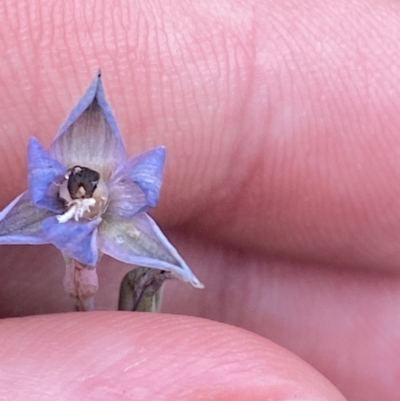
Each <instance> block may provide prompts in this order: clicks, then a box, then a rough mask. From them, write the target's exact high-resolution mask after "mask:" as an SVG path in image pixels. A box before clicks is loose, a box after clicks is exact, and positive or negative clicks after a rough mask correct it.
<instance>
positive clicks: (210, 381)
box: [0, 312, 344, 401]
mask: <svg viewBox="0 0 400 401" xmlns="http://www.w3.org/2000/svg"><path fill="white" fill-rule="evenodd" d="M0 336H1V337H2V344H3V347H2V351H1V352H0V354H1V355H0V364H1V369H0V370H1V371H2V372H3V373H4V374H3V375H2V377H3V378H4V377H6V378H7V379H6V380H4V381H3V383H1V386H0V388H1V390H0V395H1V393H3V394H13V395H14V396H15V397H13V398H12V399H22V398H24V399H34V398H35V396H37V392H38V391H39V392H40V394H52V397H53V398H52V399H78V398H79V399H81V398H82V399H86V400H90V399H99V397H103V398H101V399H107V400H113V399H118V400H121V399H135V400H142V399H143V400H144V399H156V400H178V399H179V400H189V399H190V400H196V399H212V400H230V401H235V400H241V401H243V400H266V399H270V400H282V401H283V400H292V399H296V400H321V399H323V400H335V401H336V400H337V401H339V400H342V401H343V400H344V398H343V396H341V394H340V393H339V392H338V391H337V390H336V389H335V388H334V387H333V386H332V385H331V384H330V383H329V382H328V381H327V380H326V379H325V378H324V377H323V376H322V375H320V374H319V373H318V372H317V371H315V370H314V369H313V368H311V367H310V366H309V365H308V364H306V363H305V362H303V361H302V360H300V359H299V358H298V357H296V356H295V355H293V354H291V353H289V352H288V351H286V350H284V349H283V348H281V347H279V346H277V345H276V344H274V343H272V342H270V341H268V340H266V339H264V338H262V337H260V336H257V335H255V334H253V333H250V332H247V331H245V330H242V329H238V328H235V327H233V326H229V325H225V324H221V323H216V322H212V321H208V320H204V319H198V318H191V317H186V316H174V315H164V314H139V313H123V312H93V313H85V314H84V313H70V314H62V315H61V314H60V315H47V316H36V317H29V318H23V319H10V320H4V321H2V322H1V324H0ZM27 378H29V380H27ZM0 380H1V379H0ZM104 397H105V398H104ZM0 398H1V397H0ZM8 399H11V398H10V397H8ZM42 399H43V398H42Z"/></svg>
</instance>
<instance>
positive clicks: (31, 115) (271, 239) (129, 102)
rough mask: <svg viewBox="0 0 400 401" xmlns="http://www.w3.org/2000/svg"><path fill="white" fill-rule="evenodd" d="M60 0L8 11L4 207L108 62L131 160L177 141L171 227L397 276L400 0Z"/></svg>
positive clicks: (165, 201)
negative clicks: (38, 151)
mask: <svg viewBox="0 0 400 401" xmlns="http://www.w3.org/2000/svg"><path fill="white" fill-rule="evenodd" d="M46 4H47V3H46V2H40V3H36V2H9V3H8V2H4V3H2V5H1V6H0V18H1V20H2V21H3V22H4V23H3V24H2V27H1V36H0V45H1V46H2V47H3V48H4V49H5V51H6V52H7V55H8V57H5V59H4V60H3V62H2V64H1V66H0V79H1V83H2V89H3V96H2V97H1V99H0V105H1V109H2V113H1V116H0V127H1V132H0V135H1V137H2V138H3V140H2V141H1V144H0V154H1V156H2V158H3V160H4V161H5V164H6V166H4V168H2V170H1V172H0V179H1V182H2V186H3V189H4V191H2V193H1V203H2V204H3V205H5V204H6V203H7V202H9V201H11V199H12V198H13V196H15V195H17V194H18V193H19V192H20V191H21V190H23V189H24V187H25V178H24V177H25V174H26V172H25V169H24V168H22V166H23V165H24V163H25V162H24V161H25V146H26V143H27V141H28V138H29V136H31V135H36V136H38V137H39V139H41V140H43V142H44V143H45V144H46V145H48V144H49V143H50V142H51V139H52V138H53V136H54V134H55V132H56V131H57V130H58V128H59V127H60V124H61V122H62V121H63V120H64V119H65V118H66V116H67V114H68V112H69V110H70V109H71V108H72V107H73V105H74V104H75V103H76V102H77V100H78V99H79V97H80V96H81V95H82V93H83V92H84V90H85V88H86V87H87V85H88V83H90V82H91V79H92V77H93V75H94V74H95V72H96V71H97V69H98V68H99V66H101V67H102V69H103V75H104V82H105V87H106V90H107V93H108V97H109V99H110V101H111V104H112V105H113V107H114V110H115V112H116V116H117V120H118V121H119V123H120V126H121V130H122V132H123V135H124V137H125V139H126V142H127V144H128V147H129V151H130V153H131V154H134V153H136V152H138V151H140V150H144V149H149V148H151V147H153V146H158V145H160V144H165V145H167V149H168V162H167V174H166V182H165V186H164V191H163V197H162V201H161V205H160V209H159V212H158V216H160V217H161V221H162V222H164V223H165V224H174V223H176V224H177V223H179V224H184V223H186V224H190V226H191V229H192V230H196V231H197V232H198V233H199V234H203V235H204V234H205V235H207V236H208V237H210V236H212V237H214V238H217V239H218V240H219V241H222V242H225V243H234V244H235V245H237V244H238V243H239V244H241V245H242V246H243V247H247V248H252V249H255V250H257V251H258V252H263V253H265V254H274V255H277V256H279V255H287V254H288V253H289V254H290V255H291V256H292V257H293V258H296V259H298V260H301V261H311V262H329V263H331V262H332V261H335V263H337V264H341V265H345V266H352V267H354V266H358V267H366V266H368V267H369V268H376V269H388V270H398V266H400V252H399V251H398V238H399V235H400V228H399V227H400V212H399V210H400V209H399V208H398V207H397V205H398V202H397V200H398V198H399V190H398V189H397V188H400V185H399V184H400V168H399V167H398V166H399V163H398V152H397V149H398V147H399V145H400V143H399V135H398V126H399V122H400V121H399V113H398V110H397V106H395V105H396V104H397V100H398V98H399V94H400V80H399V74H398V73H397V71H398V70H399V63H400V60H399V58H398V57H396V56H395V55H396V54H398V53H399V50H400V49H399V46H400V44H399V41H398V40H397V38H398V37H399V34H400V31H399V30H400V26H399V24H398V23H397V21H398V16H399V15H398V14H399V7H400V6H399V5H398V4H395V3H393V2H377V1H372V0H369V1H348V0H341V1H339V2H329V1H323V2H318V1H315V0H307V1H303V2H301V3H298V2H295V1H293V2H274V1H247V0H246V1H226V2H219V3H218V6H215V3H214V2H213V1H212V0H209V1H202V2H200V3H198V2H194V3H189V4H188V3H187V2H183V1H182V2H162V3H160V2H149V1H137V2H112V1H110V2H104V4H103V3H102V2H97V3H96V12H92V8H91V3H86V2H81V1H78V0H76V1H71V2H56V3H53V2H49V3H48V4H47V5H46ZM161 4H162V9H160V8H159V7H160V5H161ZM183 16H184V18H183ZM365 16H368V18H366V17H365ZM383 20H384V21H385V24H384V26H382V24H381V21H383ZM371 32H372V33H373V34H371ZM364 38H365V39H364ZM17 67H18V68H17ZM15 166H18V168H16V167H15ZM177 210H179V213H177Z"/></svg>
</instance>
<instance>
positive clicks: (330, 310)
mask: <svg viewBox="0 0 400 401" xmlns="http://www.w3.org/2000/svg"><path fill="white" fill-rule="evenodd" d="M168 234H169V237H170V238H171V240H172V241H173V243H178V244H179V247H180V251H181V252H182V255H184V257H185V258H186V259H187V260H190V262H191V267H192V268H193V269H194V271H195V272H196V274H198V276H199V277H200V278H201V280H202V281H203V282H204V284H205V289H203V290H198V289H195V288H191V287H190V285H188V284H185V283H182V282H180V281H176V282H171V283H168V282H167V284H166V288H165V291H164V297H163V302H162V311H163V312H167V313H178V314H183V315H192V316H200V317H205V318H208V319H212V320H217V321H222V322H225V323H228V324H231V325H234V326H239V327H243V328H245V329H247V330H250V331H253V332H255V333H258V334H260V335H262V336H265V337H266V338H269V339H271V340H273V341H274V342H276V343H278V344H280V345H281V346H283V347H285V348H287V349H289V350H290V351H292V352H294V353H295V354H296V355H298V356H299V357H301V358H302V359H303V360H305V361H307V362H308V363H309V364H310V365H312V366H313V367H314V368H316V369H317V370H318V371H320V372H321V373H322V374H323V375H325V376H326V377H327V378H328V379H329V380H330V381H331V382H332V383H334V384H335V386H337V387H338V389H339V390H340V391H341V392H342V393H343V394H344V395H345V396H346V397H347V399H348V400H350V401H353V400H354V401H358V400H363V401H376V400H379V399H382V400H385V401H398V398H399V389H398V380H397V376H396V374H394V372H397V371H398V369H399V360H400V348H399V341H398V333H399V329H400V314H399V313H398V305H399V303H400V279H399V277H397V276H394V275H389V274H378V273H374V274H373V273H368V272H361V271H354V270H343V269H342V270H340V269H337V268H334V267H332V268H329V267H327V266H311V265H298V264H295V263H290V262H288V261H286V262H282V261H274V260H273V259H269V260H268V259H265V258H262V257H260V256H259V255H258V256H256V255H253V256H251V255H249V254H247V253H243V252H241V251H238V250H233V249H231V248H222V247H221V246H220V245H218V244H215V243H214V244H211V243H201V242H200V241H199V240H198V238H197V237H195V236H192V237H191V238H190V237H189V236H188V235H186V234H184V235H182V234H181V235H174V233H173V232H169V233H168ZM9 248H10V249H4V247H1V248H0V260H1V261H2V263H1V264H0V268H1V277H2V285H1V288H0V317H7V316H26V315H33V314H39V313H41V314H43V313H56V312H62V311H70V310H73V307H74V302H73V300H72V299H70V298H69V297H68V296H67V295H66V294H65V293H63V288H62V277H63V268H64V266H63V260H62V256H61V255H60V254H59V252H58V251H56V250H55V248H54V247H51V246H44V247H30V248H27V249H24V248H22V247H17V246H15V247H9ZM21 255H24V257H23V258H21ZM28 261H29V263H28ZM130 268H131V267H130V266H129V265H123V264H121V263H118V262H117V261H115V260H112V259H110V258H108V257H106V256H105V257H103V259H102V261H101V263H100V266H99V267H98V274H99V282H100V289H99V293H98V294H97V296H96V309H98V310H116V308H117V301H118V288H119V285H120V282H121V280H122V278H123V276H124V274H125V273H126V272H127V271H128V270H130ZM182 336H183V337H185V333H182Z"/></svg>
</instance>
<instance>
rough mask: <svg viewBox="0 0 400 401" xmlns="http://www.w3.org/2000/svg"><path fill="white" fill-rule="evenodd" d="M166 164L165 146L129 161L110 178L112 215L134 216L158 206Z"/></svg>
mask: <svg viewBox="0 0 400 401" xmlns="http://www.w3.org/2000/svg"><path fill="white" fill-rule="evenodd" d="M164 165H165V147H164V146H160V147H158V148H156V149H152V150H149V151H148V152H144V153H141V154H140V155H138V156H136V157H132V158H131V159H129V160H126V161H125V163H124V164H123V165H122V166H121V167H119V168H118V170H117V172H116V173H115V175H114V176H113V177H112V179H111V183H110V205H109V210H110V212H111V213H116V214H118V215H119V216H123V217H132V216H134V215H135V214H137V213H140V212H144V211H146V210H147V209H149V208H150V207H154V206H156V205H157V203H158V199H159V197H160V189H161V184H162V177H163V173H164Z"/></svg>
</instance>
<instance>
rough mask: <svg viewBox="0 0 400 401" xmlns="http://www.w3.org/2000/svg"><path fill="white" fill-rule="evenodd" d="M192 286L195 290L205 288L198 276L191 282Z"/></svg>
mask: <svg viewBox="0 0 400 401" xmlns="http://www.w3.org/2000/svg"><path fill="white" fill-rule="evenodd" d="M190 284H192V286H193V287H194V288H199V289H200V290H202V289H203V288H204V284H203V283H202V282H201V281H200V280H199V279H198V278H197V277H196V276H194V277H193V278H192V279H191V280H190Z"/></svg>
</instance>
